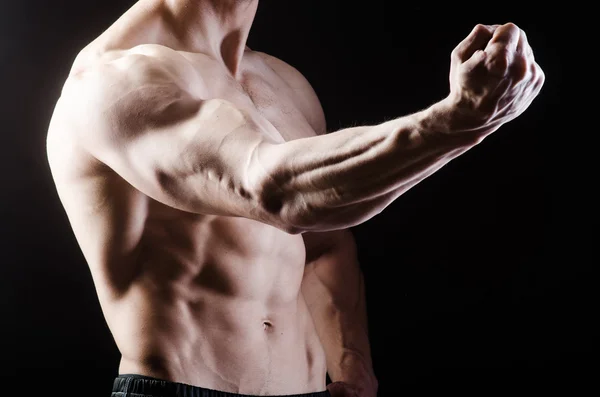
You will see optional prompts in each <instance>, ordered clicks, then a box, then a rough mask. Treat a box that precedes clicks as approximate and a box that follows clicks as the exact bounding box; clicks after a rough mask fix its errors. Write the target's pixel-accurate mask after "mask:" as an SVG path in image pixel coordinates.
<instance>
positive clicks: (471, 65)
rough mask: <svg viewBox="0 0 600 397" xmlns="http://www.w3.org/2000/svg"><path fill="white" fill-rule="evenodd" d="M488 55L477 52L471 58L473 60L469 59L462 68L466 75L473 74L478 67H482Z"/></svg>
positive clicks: (480, 51) (481, 51)
mask: <svg viewBox="0 0 600 397" xmlns="http://www.w3.org/2000/svg"><path fill="white" fill-rule="evenodd" d="M486 56H487V54H486V53H485V51H483V50H477V51H475V53H474V54H473V55H472V56H471V58H469V59H467V61H465V63H463V64H462V68H463V70H464V71H465V72H466V73H469V72H472V71H473V69H475V68H476V67H477V66H479V65H482V64H483V62H484V61H485V58H486Z"/></svg>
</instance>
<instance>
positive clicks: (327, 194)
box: [257, 101, 476, 231]
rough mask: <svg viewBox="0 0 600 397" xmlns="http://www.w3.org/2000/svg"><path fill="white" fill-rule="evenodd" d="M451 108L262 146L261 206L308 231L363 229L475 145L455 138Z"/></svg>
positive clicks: (435, 108) (259, 154)
mask: <svg viewBox="0 0 600 397" xmlns="http://www.w3.org/2000/svg"><path fill="white" fill-rule="evenodd" d="M446 109H448V107H447V104H446V103H444V102H443V101H442V102H440V103H438V104H436V105H433V106H432V107H430V108H428V109H426V110H424V111H421V112H418V113H415V114H413V115H410V116H405V117H401V118H398V119H395V120H392V121H388V122H386V123H383V124H380V125H377V126H368V127H354V128H349V129H345V130H340V131H337V132H334V133H331V134H327V135H322V136H318V137H312V138H305V139H299V140H295V141H290V142H286V143H283V144H279V145H275V146H273V145H264V146H261V147H259V150H257V159H258V163H259V164H260V166H261V167H262V168H263V169H264V173H265V174H266V175H267V178H266V180H265V183H263V185H262V197H263V204H264V205H265V207H266V208H267V209H268V210H269V211H271V212H276V213H278V215H279V216H281V217H282V218H283V219H285V220H286V221H287V222H288V223H290V224H292V225H293V226H294V227H297V228H298V229H299V230H304V231H327V230H336V229H342V228H348V227H352V226H355V225H357V224H360V223H362V222H365V221H366V220H368V219H370V218H371V217H373V216H375V215H376V214H378V213H379V212H381V211H382V210H383V209H384V208H385V207H387V206H388V205H389V204H390V203H391V202H392V201H394V200H395V199H396V198H397V197H398V196H399V195H401V194H402V193H404V192H405V191H406V190H408V189H409V188H410V187H412V186H414V185H415V184H416V183H418V182H419V181H420V180H422V179H424V178H426V177H427V176H428V175H430V174H431V173H433V172H435V171H436V170H437V169H439V168H440V167H441V166H443V165H444V164H446V163H447V162H448V161H450V160H452V159H453V158H455V157H457V156H458V155H460V154H461V153H463V152H464V151H466V150H468V149H469V148H470V147H472V146H473V145H474V144H475V143H476V142H474V141H472V140H469V139H465V138H457V137H458V136H459V135H458V134H450V132H451V120H450V115H449V111H447V110H446ZM463 136H464V135H463Z"/></svg>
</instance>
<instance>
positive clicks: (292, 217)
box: [250, 143, 310, 235]
mask: <svg viewBox="0 0 600 397" xmlns="http://www.w3.org/2000/svg"><path fill="white" fill-rule="evenodd" d="M276 150H277V145H271V144H266V143H262V144H261V145H259V146H258V147H257V148H256V150H255V151H254V153H253V155H252V156H251V164H252V165H253V167H250V169H251V170H252V171H251V173H250V180H252V181H253V182H254V183H252V185H253V187H254V192H255V198H256V200H257V206H258V207H259V210H260V212H261V214H262V218H263V219H262V220H263V222H265V223H268V224H270V225H272V226H274V227H276V228H278V229H280V230H282V231H284V232H285V233H288V234H293V235H298V234H302V233H304V232H306V231H308V230H309V229H310V225H309V224H308V222H306V219H307V218H306V217H305V216H303V214H304V212H305V211H302V208H303V206H301V205H298V203H301V202H302V201H303V200H302V199H301V197H299V194H298V193H297V192H292V193H290V191H289V190H290V189H285V188H284V187H285V186H289V185H290V183H289V181H290V179H291V175H289V173H287V172H285V170H284V167H282V166H281V163H282V162H281V161H275V160H276V159H278V158H279V157H280V156H279V154H280V153H279V152H277V151H276ZM259 152H260V153H259Z"/></svg>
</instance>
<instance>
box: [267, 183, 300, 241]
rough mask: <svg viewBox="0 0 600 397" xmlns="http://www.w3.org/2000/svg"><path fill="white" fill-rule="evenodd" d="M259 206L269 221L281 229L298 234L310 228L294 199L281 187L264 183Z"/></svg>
mask: <svg viewBox="0 0 600 397" xmlns="http://www.w3.org/2000/svg"><path fill="white" fill-rule="evenodd" d="M258 197H259V206H260V208H261V212H262V213H263V214H264V216H265V218H266V221H267V223H269V224H271V225H273V226H275V227H276V228H278V229H279V230H281V231H283V232H285V233H288V234H292V235H298V234H302V233H304V232H306V231H308V230H310V225H309V224H308V222H307V221H306V217H304V216H302V211H299V210H298V205H296V204H295V203H294V201H295V200H294V199H291V198H289V197H286V195H285V194H284V193H283V191H282V190H281V189H278V188H275V187H274V186H273V184H270V186H269V185H263V186H262V187H261V188H260V193H259V194H258Z"/></svg>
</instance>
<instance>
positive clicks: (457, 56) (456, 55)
mask: <svg viewBox="0 0 600 397" xmlns="http://www.w3.org/2000/svg"><path fill="white" fill-rule="evenodd" d="M462 54H463V51H462V50H461V49H460V48H459V47H456V48H455V49H453V50H452V52H451V53H450V58H452V59H454V60H459V59H461V57H462Z"/></svg>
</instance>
